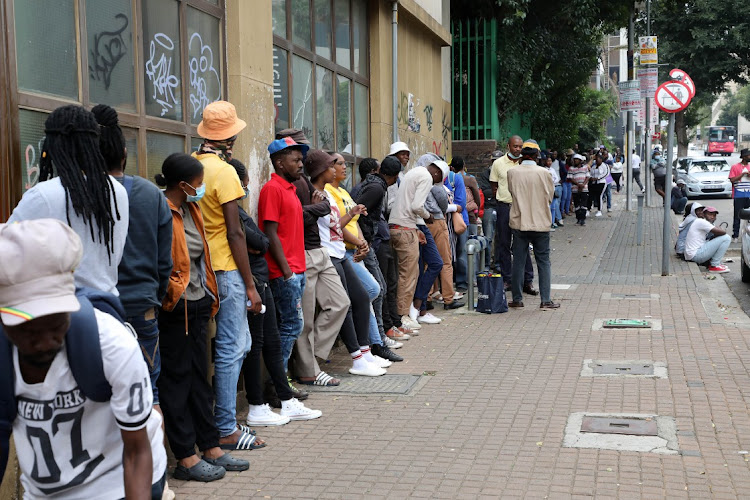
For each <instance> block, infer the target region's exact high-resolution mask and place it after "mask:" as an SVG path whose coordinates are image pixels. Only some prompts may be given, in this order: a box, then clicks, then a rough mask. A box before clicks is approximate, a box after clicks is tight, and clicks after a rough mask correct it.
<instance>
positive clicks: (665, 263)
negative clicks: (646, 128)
mask: <svg viewBox="0 0 750 500" xmlns="http://www.w3.org/2000/svg"><path fill="white" fill-rule="evenodd" d="M674 115H675V114H674V113H669V129H668V132H667V169H668V170H667V172H669V176H668V179H665V181H668V182H665V183H664V184H665V186H664V234H663V237H664V247H663V248H662V251H661V275H662V276H669V246H670V245H669V244H670V233H671V231H672V227H671V226H672V224H671V223H672V217H671V216H670V215H669V210H670V209H671V208H672V207H671V205H672V203H671V200H670V199H669V198H668V197H670V196H671V191H672V178H673V175H674V173H673V167H672V162H673V161H674V158H673V157H674V153H673V152H672V149H673V148H674Z"/></svg>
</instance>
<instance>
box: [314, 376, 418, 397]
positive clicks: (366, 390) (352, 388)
mask: <svg viewBox="0 0 750 500" xmlns="http://www.w3.org/2000/svg"><path fill="white" fill-rule="evenodd" d="M331 376H333V377H335V378H337V379H339V380H341V384H340V385H338V386H334V387H320V386H315V385H303V386H301V387H303V388H304V389H305V390H306V391H309V392H328V393H332V394H333V393H345V394H409V392H410V391H411V390H412V389H414V387H415V385H417V382H419V381H420V380H421V379H422V378H423V377H422V376H421V375H383V376H381V377H355V376H353V375H349V374H346V375H341V374H335V373H331Z"/></svg>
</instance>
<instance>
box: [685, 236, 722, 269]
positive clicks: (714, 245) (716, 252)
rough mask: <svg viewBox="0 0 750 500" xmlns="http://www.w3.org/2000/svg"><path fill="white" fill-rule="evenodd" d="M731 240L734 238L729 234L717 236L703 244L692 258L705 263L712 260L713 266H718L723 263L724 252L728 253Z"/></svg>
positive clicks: (694, 260)
mask: <svg viewBox="0 0 750 500" xmlns="http://www.w3.org/2000/svg"><path fill="white" fill-rule="evenodd" d="M731 242H732V239H731V238H730V237H729V235H728V234H724V235H721V236H716V237H715V238H713V239H711V240H708V241H706V242H705V243H704V244H703V246H701V247H700V248H699V249H698V251H697V252H695V255H693V258H692V259H690V260H692V261H693V262H697V263H698V264H703V263H704V262H706V261H708V260H710V261H711V266H712V267H716V266H718V265H719V264H721V259H722V257H724V254H725V253H727V248H729V244H730V243H731Z"/></svg>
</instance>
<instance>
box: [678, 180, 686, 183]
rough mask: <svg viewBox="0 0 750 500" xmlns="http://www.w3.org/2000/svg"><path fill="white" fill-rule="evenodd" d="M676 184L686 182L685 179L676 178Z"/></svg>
mask: <svg viewBox="0 0 750 500" xmlns="http://www.w3.org/2000/svg"><path fill="white" fill-rule="evenodd" d="M677 184H686V183H685V179H677Z"/></svg>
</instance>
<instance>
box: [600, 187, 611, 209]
mask: <svg viewBox="0 0 750 500" xmlns="http://www.w3.org/2000/svg"><path fill="white" fill-rule="evenodd" d="M602 196H603V197H604V198H605V199H606V200H607V210H612V183H611V182H610V183H608V184H607V187H605V188H604V194H603V195H602Z"/></svg>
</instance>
